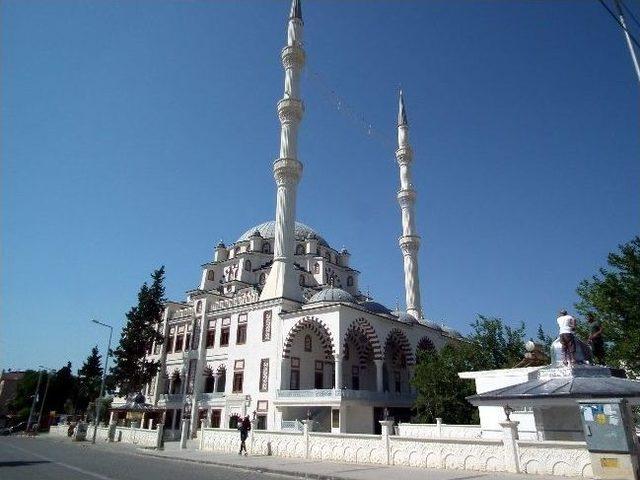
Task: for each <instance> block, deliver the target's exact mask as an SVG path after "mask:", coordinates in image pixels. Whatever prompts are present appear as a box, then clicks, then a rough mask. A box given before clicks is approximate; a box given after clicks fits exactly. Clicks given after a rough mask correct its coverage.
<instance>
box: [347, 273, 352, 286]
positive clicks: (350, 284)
mask: <svg viewBox="0 0 640 480" xmlns="http://www.w3.org/2000/svg"><path fill="white" fill-rule="evenodd" d="M347 287H353V277H352V276H351V275H349V276H348V277H347Z"/></svg>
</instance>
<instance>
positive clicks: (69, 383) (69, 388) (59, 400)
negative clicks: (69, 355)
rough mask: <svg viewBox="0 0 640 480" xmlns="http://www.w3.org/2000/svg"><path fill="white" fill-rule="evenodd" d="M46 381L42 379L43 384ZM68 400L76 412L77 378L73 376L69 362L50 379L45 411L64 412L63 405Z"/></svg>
mask: <svg viewBox="0 0 640 480" xmlns="http://www.w3.org/2000/svg"><path fill="white" fill-rule="evenodd" d="M44 380H46V379H45V378H43V382H44ZM67 400H70V401H71V403H72V405H74V410H77V403H78V378H77V377H76V376H75V375H74V374H73V369H72V368H71V362H67V364H66V365H65V366H64V367H62V368H61V369H60V370H58V371H57V372H55V373H54V374H53V376H52V377H51V383H50V385H49V391H48V392H47V401H46V404H45V406H44V408H45V411H46V412H49V411H55V412H58V413H60V412H63V411H65V403H66V402H67Z"/></svg>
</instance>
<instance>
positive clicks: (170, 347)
mask: <svg viewBox="0 0 640 480" xmlns="http://www.w3.org/2000/svg"><path fill="white" fill-rule="evenodd" d="M175 335H176V327H171V328H170V329H169V341H168V342H167V353H173V344H174V340H175Z"/></svg>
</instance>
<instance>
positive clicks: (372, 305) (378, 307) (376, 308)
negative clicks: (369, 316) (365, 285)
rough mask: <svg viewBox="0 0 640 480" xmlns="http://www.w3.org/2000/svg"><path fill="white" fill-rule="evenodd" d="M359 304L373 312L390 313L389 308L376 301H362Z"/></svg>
mask: <svg viewBox="0 0 640 480" xmlns="http://www.w3.org/2000/svg"><path fill="white" fill-rule="evenodd" d="M360 305H361V306H362V307H364V308H366V309H367V310H369V311H370V312H373V313H386V314H389V313H391V310H389V309H388V308H387V307H385V306H384V305H382V304H381V303H378V302H362V303H361V304H360Z"/></svg>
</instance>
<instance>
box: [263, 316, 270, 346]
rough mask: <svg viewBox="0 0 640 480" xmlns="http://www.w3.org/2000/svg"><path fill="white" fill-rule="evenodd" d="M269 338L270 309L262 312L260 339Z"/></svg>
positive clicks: (265, 339)
mask: <svg viewBox="0 0 640 480" xmlns="http://www.w3.org/2000/svg"><path fill="white" fill-rule="evenodd" d="M269 340H271V310H266V311H265V312H264V313H263V314H262V341H263V342H268V341H269Z"/></svg>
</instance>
